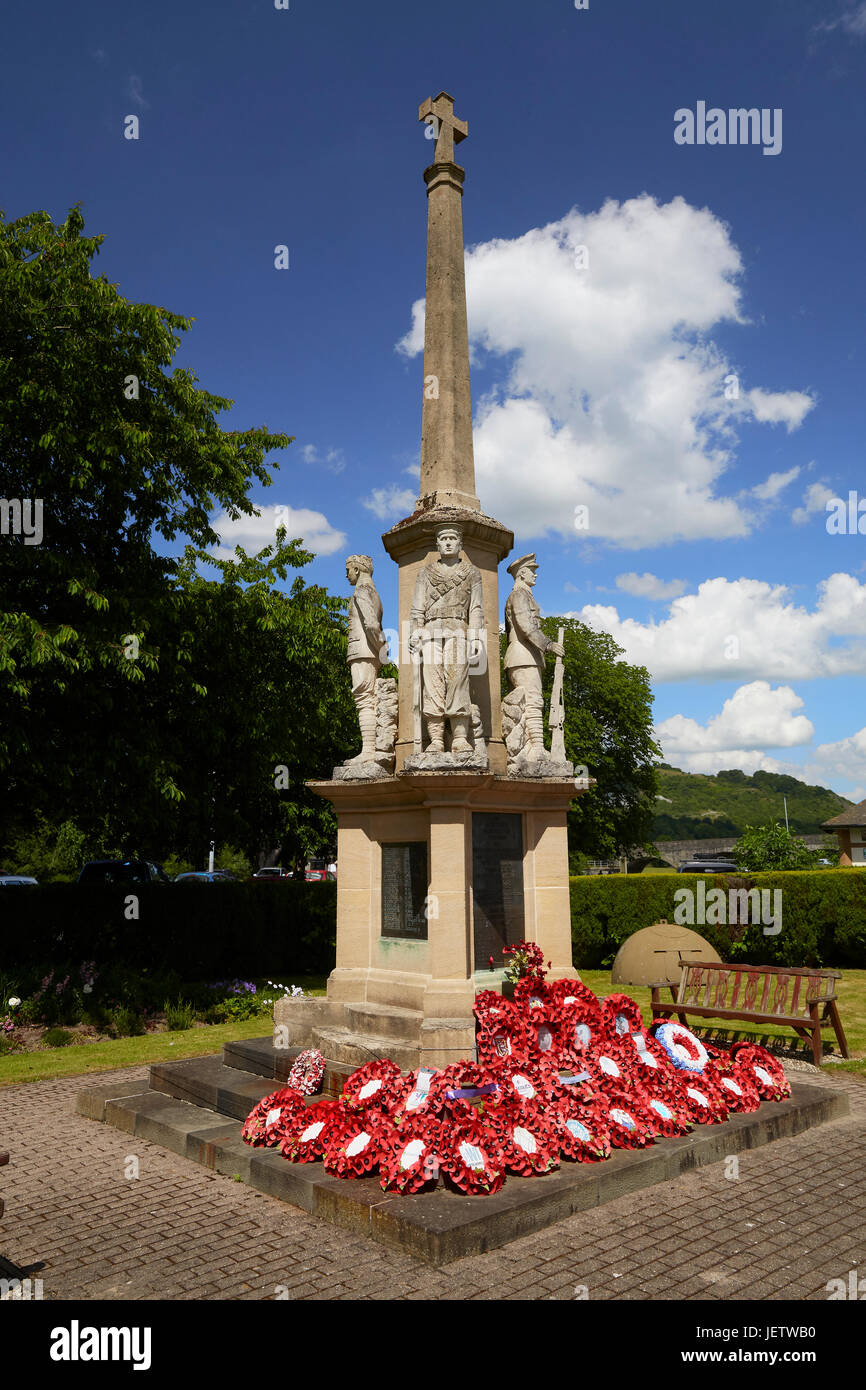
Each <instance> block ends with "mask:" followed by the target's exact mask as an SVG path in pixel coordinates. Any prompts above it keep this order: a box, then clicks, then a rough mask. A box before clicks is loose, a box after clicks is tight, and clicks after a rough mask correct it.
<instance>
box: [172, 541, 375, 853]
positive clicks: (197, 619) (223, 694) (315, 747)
mask: <svg viewBox="0 0 866 1390" xmlns="http://www.w3.org/2000/svg"><path fill="white" fill-rule="evenodd" d="M312 558H313V557H312V555H311V554H310V552H309V551H305V550H303V549H302V548H301V546H300V544H299V542H297V541H287V540H286V537H285V530H284V528H280V529H279V531H278V532H277V539H276V542H275V544H274V545H272V546H267V547H265V549H264V550H262V551H260V552H259V554H258V555H257V556H249V555H247V554H245V552H244V550H243V548H242V547H240V546H239V547H238V548H237V550H236V552H235V558H234V559H231V560H225V559H214V560H212V561H211V563H212V564H213V565H214V566H215V567H216V568H217V570H218V571H219V574H220V578H219V580H218V581H214V580H209V579H205V578H203V577H202V576H201V574H200V573H198V571H197V569H196V565H197V563H200V562H203V561H205V560H206V559H207V555H206V552H203V551H198V550H196V549H195V548H193V547H189V548H188V550H187V553H186V555H185V557H184V563H183V569H182V578H183V598H182V602H181V603H180V605H179V610H178V620H179V622H180V623H182V625H183V626H184V628H185V631H186V641H187V645H188V650H189V654H190V667H189V671H190V675H189V677H188V690H187V695H186V698H185V699H184V700H180V701H178V702H177V704H176V705H175V707H174V708H173V711H172V722H171V724H170V726H169V727H168V729H167V731H166V734H167V744H168V746H169V747H170V748H171V754H172V757H171V766H172V775H173V777H174V778H175V779H176V783H177V785H178V787H179V788H180V789H181V791H182V794H183V804H182V807H179V808H178V810H177V812H176V814H175V819H176V822H177V828H176V831H175V838H176V842H177V844H178V846H179V847H181V848H183V849H185V850H186V851H187V852H188V853H189V855H190V857H192V858H193V859H194V860H195V861H196V862H198V861H200V860H201V859H202V856H203V854H204V853H206V849H207V845H208V843H209V842H210V840H211V839H214V840H216V841H217V842H222V843H226V844H232V845H237V846H238V847H239V848H240V849H241V850H242V852H243V853H244V854H245V855H246V856H247V858H249V859H250V860H251V861H253V862H255V863H258V856H259V853H260V851H261V850H262V849H279V851H280V855H281V859H282V862H283V863H284V864H294V865H296V866H298V865H300V866H302V865H303V863H304V861H305V859H306V858H308V857H309V856H310V855H314V854H319V853H323V852H325V851H328V850H331V849H332V848H333V847H334V845H335V844H336V820H335V818H334V815H333V811H332V808H331V806H330V804H329V803H328V802H326V801H324V800H323V799H322V798H321V797H320V796H317V795H316V793H315V792H313V791H311V790H310V789H309V788H308V787H307V786H306V785H305V783H306V782H307V780H309V779H315V778H317V777H319V778H321V777H328V776H329V775H330V772H331V768H332V767H333V766H334V765H335V763H337V762H340V761H342V760H343V759H345V758H346V757H348V756H349V755H350V754H351V752H352V751H354V743H355V741H356V739H357V731H356V730H357V725H356V720H355V706H354V702H353V700H352V696H351V686H350V679H349V674H348V670H347V667H346V659H345V654H346V613H345V608H346V601H345V600H344V599H341V598H338V597H334V596H333V595H330V594H328V593H327V592H326V590H324V589H322V588H321V587H319V586H316V585H306V584H305V583H304V581H303V579H301V578H300V576H297V577H295V579H294V580H293V582H292V586H291V589H290V590H289V592H288V593H286V592H284V591H283V590H282V589H280V588H278V587H276V586H277V583H278V582H284V581H285V580H286V578H287V576H288V574H289V570H290V569H292V568H297V567H299V566H301V565H304V564H307V563H309V561H310V560H312ZM158 715H159V711H158V710H156V711H154V717H158Z"/></svg>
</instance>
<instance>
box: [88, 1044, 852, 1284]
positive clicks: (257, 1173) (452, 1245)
mask: <svg viewBox="0 0 866 1390" xmlns="http://www.w3.org/2000/svg"><path fill="white" fill-rule="evenodd" d="M191 1060H193V1061H197V1062H199V1063H200V1062H203V1061H208V1062H217V1063H219V1062H220V1059H219V1058H218V1057H214V1058H194V1059H191ZM168 1065H169V1066H171V1067H173V1068H177V1067H181V1066H183V1065H184V1064H183V1063H182V1062H172V1063H169V1064H168ZM232 1070H234V1071H235V1076H236V1077H237V1076H238V1071H237V1069H232V1068H229V1067H226V1068H225V1071H226V1072H229V1071H232ZM209 1074H210V1076H211V1080H212V1082H215V1081H216V1080H217V1079H218V1078H219V1073H218V1072H216V1071H215V1070H214V1069H212V1070H211V1072H210V1073H209ZM251 1082H252V1084H255V1083H254V1082H253V1081H252V1078H250V1080H249V1081H247V1083H246V1084H247V1085H248V1086H249V1085H250V1084H251ZM260 1082H261V1083H262V1084H266V1083H265V1078H260ZM240 1084H244V1083H243V1081H242V1080H241V1082H240ZM136 1088H137V1089H136ZM792 1090H793V1094H792V1096H791V1099H790V1100H787V1101H782V1102H781V1103H780V1104H778V1105H773V1104H768V1103H766V1102H765V1103H764V1104H763V1105H762V1106H761V1108H760V1110H758V1111H756V1112H755V1113H754V1114H745V1115H732V1116H731V1117H730V1118H729V1119H728V1120H727V1121H726V1122H725V1123H724V1124H721V1125H700V1126H697V1127H696V1128H695V1130H694V1131H693V1132H692V1133H691V1134H686V1135H682V1136H680V1137H678V1138H676V1139H660V1140H659V1141H658V1142H657V1143H656V1144H654V1145H652V1146H651V1147H650V1148H647V1149H639V1150H628V1149H617V1150H615V1151H614V1153H613V1154H612V1156H611V1157H610V1158H609V1159H607V1160H606V1161H605V1162H603V1163H567V1162H566V1163H563V1165H562V1167H561V1169H560V1170H559V1171H558V1172H555V1173H550V1174H548V1175H547V1176H546V1177H533V1178H516V1177H509V1178H508V1179H507V1180H506V1183H505V1186H504V1187H503V1188H502V1190H501V1192H498V1193H496V1194H495V1195H494V1196H492V1197H465V1196H463V1195H462V1194H461V1193H458V1192H453V1191H449V1190H448V1189H447V1188H446V1187H445V1186H444V1184H443V1183H442V1180H441V1179H440V1184H439V1186H438V1187H437V1189H436V1190H435V1191H433V1192H428V1193H419V1194H417V1195H415V1196H400V1195H399V1194H397V1193H383V1191H382V1189H381V1187H380V1186H379V1180H378V1178H375V1177H370V1178H355V1179H351V1180H344V1179H341V1178H332V1177H330V1176H329V1175H328V1174H327V1173H325V1171H324V1169H323V1167H322V1164H321V1163H287V1162H286V1160H285V1159H284V1158H283V1157H282V1155H281V1154H280V1152H279V1150H277V1149H270V1148H252V1147H250V1145H248V1144H245V1143H244V1142H243V1140H242V1139H241V1126H240V1124H239V1123H238V1122H237V1121H236V1120H229V1119H226V1118H225V1117H224V1116H221V1115H217V1114H215V1113H214V1111H213V1110H210V1109H205V1108H204V1107H202V1106H198V1105H192V1104H190V1103H189V1102H188V1101H183V1100H177V1099H175V1098H173V1097H172V1096H169V1095H166V1094H163V1093H161V1092H159V1091H156V1090H146V1089H144V1088H143V1086H142V1083H141V1082H122V1083H116V1082H115V1083H111V1082H108V1083H103V1084H102V1085H100V1084H98V1083H96V1084H95V1083H90V1084H88V1086H87V1087H86V1089H84V1090H82V1091H80V1092H79V1094H78V1098H77V1109H78V1113H79V1114H80V1115H86V1116H87V1117H88V1118H90V1119H93V1120H102V1121H104V1123H106V1124H109V1125H112V1126H113V1127H114V1128H116V1129H120V1130H123V1132H124V1133H126V1134H130V1135H133V1136H135V1137H136V1138H141V1139H147V1140H151V1141H152V1142H153V1143H155V1144H160V1145H162V1146H163V1147H164V1148H167V1149H171V1150H172V1152H174V1153H177V1154H181V1155H182V1156H184V1157H186V1158H189V1159H191V1160H193V1161H194V1162H196V1163H200V1164H203V1165H204V1166H205V1167H207V1168H210V1169H213V1170H214V1171H215V1172H217V1173H223V1174H225V1175H226V1176H228V1177H236V1178H240V1179H242V1180H243V1181H244V1182H246V1183H248V1184H249V1185H250V1186H251V1187H254V1188H256V1189H258V1191H260V1192H265V1193H268V1194H269V1195H270V1196H272V1197H278V1198H280V1199H281V1200H282V1201H284V1202H291V1203H292V1204H293V1205H294V1206H297V1207H302V1208H303V1210H304V1211H307V1212H310V1213H312V1214H313V1215H314V1216H318V1217H320V1218H321V1219H323V1220H325V1221H329V1222H330V1223H331V1224H333V1225H336V1226H341V1227H343V1228H345V1229H348V1230H350V1231H353V1232H355V1233H356V1234H364V1235H367V1236H370V1237H372V1239H373V1240H376V1241H379V1242H381V1243H382V1244H384V1245H388V1246H391V1247H392V1248H396V1249H399V1250H402V1251H403V1252H404V1253H406V1254H408V1255H412V1256H414V1257H415V1258H420V1259H423V1260H427V1261H430V1262H432V1263H433V1264H437V1265H441V1264H446V1263H448V1262H449V1261H451V1260H455V1259H461V1258H463V1257H464V1256H466V1255H474V1254H481V1253H484V1252H486V1251H488V1250H494V1249H496V1248H497V1247H498V1246H502V1245H505V1244H507V1243H508V1242H509V1241H511V1240H515V1239H516V1238H517V1237H518V1236H524V1235H529V1234H530V1233H531V1232H533V1231H540V1230H544V1229H545V1228H546V1227H548V1226H552V1225H553V1224H554V1223H556V1222H558V1221H563V1220H566V1219H567V1218H568V1217H570V1216H572V1215H573V1214H574V1213H577V1212H581V1211H586V1210H588V1209H591V1208H593V1207H597V1206H599V1205H601V1204H602V1203H604V1202H609V1201H612V1200H614V1199H615V1198H617V1197H622V1196H624V1195H625V1194H626V1193H629V1192H635V1191H638V1190H640V1189H642V1188H646V1187H651V1186H653V1185H654V1184H656V1183H662V1182H670V1181H671V1180H672V1179H676V1178H678V1177H679V1175H680V1174H681V1173H685V1172H690V1171H691V1170H692V1169H695V1168H698V1167H703V1166H704V1164H707V1163H721V1162H722V1160H724V1159H727V1158H728V1157H729V1156H730V1155H731V1154H736V1153H740V1152H742V1151H743V1150H746V1149H754V1148H756V1147H758V1146H759V1145H761V1144H767V1143H770V1142H771V1141H773V1140H774V1139H783V1138H787V1137H789V1136H791V1135H795V1134H799V1133H801V1132H802V1131H803V1130H806V1129H809V1128H810V1127H811V1126H813V1125H819V1124H824V1123H826V1122H827V1121H833V1120H836V1119H839V1118H842V1117H843V1116H844V1115H846V1114H847V1113H848V1097H847V1096H846V1095H845V1094H844V1093H840V1092H838V1091H834V1090H833V1089H832V1088H830V1087H828V1086H826V1085H822V1086H815V1085H812V1086H808V1085H803V1084H801V1083H800V1082H797V1081H795V1082H793V1085H792ZM830 1142H831V1143H832V1139H831V1140H830ZM574 1236H575V1241H576V1242H579V1239H580V1231H579V1229H576V1230H575V1233H574Z"/></svg>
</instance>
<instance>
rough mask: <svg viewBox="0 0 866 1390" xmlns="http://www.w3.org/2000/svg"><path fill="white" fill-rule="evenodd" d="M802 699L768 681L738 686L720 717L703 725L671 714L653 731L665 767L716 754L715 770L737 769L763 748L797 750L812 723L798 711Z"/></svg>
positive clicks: (809, 734)
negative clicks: (746, 758)
mask: <svg viewBox="0 0 866 1390" xmlns="http://www.w3.org/2000/svg"><path fill="white" fill-rule="evenodd" d="M802 708H803V700H802V698H801V697H800V696H799V695H798V694H797V693H796V692H795V691H794V690H792V689H791V687H790V686H789V685H781V686H777V687H776V688H775V689H773V688H772V686H770V684H769V683H768V682H767V681H752V683H751V684H750V685H741V686H740V687H739V689H738V690H736V691H735V692H734V694H733V695H732V696H731V697H730V699H728V700H726V701H725V703H724V704H723V706H722V708H721V711H720V713H719V714H716V715H713V717H712V718H711V719H709V720H708V721H707V723H706V724H699V723H698V722H697V720H695V719H688V718H686V716H685V715H682V714H675V715H672V716H671V718H670V719H665V720H663V721H662V723H661V724H659V725H657V727H656V737H657V738H658V740H659V742H660V743H661V745H662V747H663V749H664V756H665V759H666V760H667V761H672V762H674V763H675V764H676V765H677V766H679V765H680V762H681V760H682V759H683V758H686V759H690V758H691V757H693V756H694V755H696V754H701V755H703V754H708V753H712V754H720V755H721V756H720V758H719V759H718V760H717V761H718V767H735V766H739V760H740V759H741V758H742V756H743V755H744V753H748V754H751V755H752V756H753V757H754V756H755V755H756V754H757V756H758V757H759V758H761V759H763V758H764V756H765V754H764V751H763V750H764V749H765V748H796V747H799V746H801V745H803V744H806V743H809V742H810V741H811V739H812V736H813V734H814V732H815V730H814V726H813V725H812V723H811V721H810V720H808V719H807V718H806V716H805V715H804V714H798V713H797V711H798V710H800V709H802Z"/></svg>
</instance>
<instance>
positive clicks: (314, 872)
mask: <svg viewBox="0 0 866 1390" xmlns="http://www.w3.org/2000/svg"><path fill="white" fill-rule="evenodd" d="M304 878H305V879H306V881H307V883H327V881H328V872H327V870H326V869H307V870H306V872H305V874H304Z"/></svg>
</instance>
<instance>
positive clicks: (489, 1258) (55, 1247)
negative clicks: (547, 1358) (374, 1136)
mask: <svg viewBox="0 0 866 1390" xmlns="http://www.w3.org/2000/svg"><path fill="white" fill-rule="evenodd" d="M146 1076H147V1069H146V1068H144V1067H139V1068H135V1069H129V1070H126V1071H123V1072H115V1073H113V1074H112V1075H111V1080H112V1081H115V1080H130V1081H132V1080H138V1079H142V1080H144V1079H145V1078H146ZM107 1079H108V1076H107V1075H101V1076H94V1077H92V1078H87V1077H71V1078H65V1079H63V1080H59V1081H45V1082H36V1083H31V1084H28V1085H22V1086H15V1087H8V1088H4V1089H0V1148H8V1149H9V1150H10V1152H11V1157H10V1162H9V1165H8V1167H6V1168H4V1169H3V1170H2V1171H0V1187H2V1191H3V1196H4V1197H5V1200H6V1215H5V1218H4V1219H3V1221H0V1255H4V1256H5V1257H6V1258H7V1259H8V1260H12V1261H13V1262H15V1263H16V1264H19V1265H28V1264H32V1263H35V1262H36V1261H37V1260H43V1261H44V1262H45V1268H44V1269H43V1270H41V1271H40V1272H39V1273H38V1274H37V1275H34V1276H33V1277H37V1278H41V1279H42V1280H43V1284H44V1296H45V1298H46V1299H73V1300H79V1299H80V1300H89V1299H98V1298H107V1299H169V1298H171V1299H192V1300H211V1299H213V1300H218V1299H239V1298H240V1299H272V1298H277V1297H282V1298H286V1297H288V1298H289V1299H292V1300H319V1299H339V1300H347V1299H365V1300H386V1299H407V1300H420V1299H436V1300H440V1299H441V1300H446V1301H448V1300H455V1299H507V1300H528V1299H546V1300H549V1299H569V1300H571V1299H574V1298H575V1296H576V1290H577V1291H579V1290H578V1286H585V1289H586V1293H585V1294H584V1295H582V1296H585V1297H588V1298H589V1299H625V1300H646V1299H653V1298H659V1299H662V1298H664V1299H670V1298H676V1299H718V1300H722V1301H728V1300H740V1299H749V1300H751V1299H759V1300H762V1299H783V1298H792V1299H807V1300H808V1299H816V1300H825V1299H826V1298H827V1296H828V1295H827V1290H826V1287H825V1286H826V1284H827V1281H828V1280H829V1279H835V1278H843V1279H846V1280H847V1277H848V1272H849V1270H852V1269H858V1267H859V1268H860V1274H859V1277H862V1276H863V1274H864V1273H866V1268H864V1266H866V1234H864V1233H866V1220H864V1216H866V1084H864V1082H863V1081H861V1080H860V1079H858V1078H856V1077H853V1076H850V1075H848V1074H845V1073H835V1074H834V1073H830V1074H824V1075H823V1076H822V1077H821V1078H817V1077H813V1076H810V1077H809V1078H808V1079H809V1081H810V1082H813V1081H818V1082H819V1083H820V1084H823V1085H826V1086H831V1087H835V1088H841V1089H843V1090H844V1091H846V1092H847V1094H848V1096H849V1099H850V1105H851V1114H850V1115H849V1116H846V1117H845V1118H844V1119H841V1120H837V1121H834V1122H833V1123H832V1124H827V1125H822V1126H819V1127H818V1128H817V1129H814V1130H809V1131H807V1132H806V1133H805V1134H801V1135H799V1136H798V1137H797V1138H795V1139H783V1140H778V1141H776V1142H774V1143H772V1144H768V1145H766V1146H764V1147H763V1148H760V1149H756V1150H754V1151H753V1152H746V1153H742V1154H740V1155H739V1156H738V1157H739V1178H737V1179H733V1178H726V1176H725V1168H726V1165H725V1164H724V1163H716V1164H712V1165H711V1166H709V1167H707V1168H702V1169H700V1170H698V1171H697V1172H694V1173H689V1174H686V1175H684V1176H682V1177H680V1178H679V1179H677V1180H676V1181H674V1182H667V1183H662V1184H660V1185H658V1186H656V1187H652V1188H648V1189H644V1190H643V1191H641V1192H637V1193H634V1194H630V1195H628V1196H625V1197H621V1198H619V1199H618V1200H616V1201H614V1202H610V1203H608V1204H607V1205H606V1206H603V1207H599V1208H596V1209H595V1210H593V1211H589V1212H583V1213H581V1214H580V1215H577V1216H573V1217H570V1218H569V1219H568V1220H566V1221H561V1222H559V1224H558V1225H556V1226H551V1227H549V1228H548V1229H547V1230H545V1231H539V1232H536V1233H535V1234H533V1235H529V1236H525V1237H523V1238H521V1239H520V1240H516V1241H513V1242H512V1243H511V1244H510V1245H507V1246H505V1247H503V1248H502V1249H500V1250H494V1251H492V1252H491V1253H490V1254H487V1255H473V1256H469V1257H467V1258H466V1259H462V1260H457V1261H455V1262H454V1263H453V1264H450V1265H447V1266H445V1267H444V1268H442V1269H433V1268H431V1267H429V1266H428V1265H425V1264H422V1263H420V1262H419V1261H417V1260H415V1259H413V1258H411V1257H410V1256H408V1255H404V1254H402V1253H400V1252H396V1251H391V1250H388V1249H386V1248H385V1247H383V1246H381V1245H377V1244H376V1243H375V1242H374V1241H372V1240H368V1239H366V1238H365V1237H363V1236H357V1235H354V1234H352V1233H350V1232H347V1231H341V1230H338V1229H336V1228H335V1227H333V1226H330V1225H328V1224H326V1223H325V1222H321V1221H317V1220H316V1219H315V1218H314V1217H311V1216H308V1215H307V1214H306V1213H305V1212H302V1211H299V1210H298V1209H297V1208H294V1207H290V1206H287V1205H286V1204H285V1203H283V1202H280V1201H277V1200H276V1199H275V1198H272V1197H268V1196H265V1195H263V1194H262V1193H259V1192H255V1191H253V1190H252V1189H251V1188H248V1187H247V1186H245V1184H243V1183H239V1182H235V1181H233V1180H232V1178H230V1177H225V1176H221V1175H219V1174H215V1173H213V1172H210V1171H208V1170H207V1169H205V1168H201V1167H199V1166H198V1165H197V1164H194V1163H192V1162H190V1161H189V1160H186V1159H182V1158H180V1157H178V1156H177V1155H175V1154H172V1153H169V1152H167V1151H166V1150H164V1149H161V1148H159V1147H158V1146H157V1145H155V1144H152V1143H149V1142H145V1141H143V1140H140V1139H138V1140H136V1139H132V1138H131V1137H130V1136H129V1135H126V1134H123V1133H121V1132H120V1131H118V1130H115V1129H112V1128H109V1127H108V1126H106V1125H104V1124H98V1123H96V1122H94V1121H93V1120H87V1119H84V1118H83V1117H82V1116H79V1115H78V1114H76V1111H75V1097H76V1095H77V1093H78V1091H79V1090H81V1089H82V1088H84V1087H85V1086H87V1085H88V1084H90V1085H99V1084H102V1083H103V1082H104V1081H106V1080H107ZM132 1156H134V1157H136V1158H137V1159H138V1165H139V1176H138V1178H128V1177H126V1176H125V1168H126V1166H127V1164H128V1160H129V1158H130V1157H132ZM539 1181H543V1179H539Z"/></svg>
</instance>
